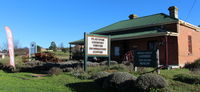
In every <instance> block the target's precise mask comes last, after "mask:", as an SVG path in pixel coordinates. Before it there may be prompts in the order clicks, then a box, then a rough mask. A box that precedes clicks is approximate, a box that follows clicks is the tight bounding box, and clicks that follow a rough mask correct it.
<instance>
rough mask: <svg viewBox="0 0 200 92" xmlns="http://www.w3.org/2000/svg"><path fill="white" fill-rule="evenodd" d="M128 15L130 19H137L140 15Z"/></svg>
mask: <svg viewBox="0 0 200 92" xmlns="http://www.w3.org/2000/svg"><path fill="white" fill-rule="evenodd" d="M128 17H129V19H135V18H137V17H138V16H137V15H135V14H131V15H129V16H128Z"/></svg>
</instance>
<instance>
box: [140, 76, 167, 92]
mask: <svg viewBox="0 0 200 92" xmlns="http://www.w3.org/2000/svg"><path fill="white" fill-rule="evenodd" d="M166 86H167V82H166V81H165V79H164V78H163V77H162V76H160V75H157V74H152V73H147V74H143V75H141V76H139V77H138V79H137V81H136V87H137V88H138V89H140V90H142V91H149V90H150V89H152V88H155V89H157V88H165V87H166Z"/></svg>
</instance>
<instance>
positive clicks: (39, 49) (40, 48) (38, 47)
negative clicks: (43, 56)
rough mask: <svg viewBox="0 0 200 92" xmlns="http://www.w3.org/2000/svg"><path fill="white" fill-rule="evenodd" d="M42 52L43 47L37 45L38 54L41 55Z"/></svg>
mask: <svg viewBox="0 0 200 92" xmlns="http://www.w3.org/2000/svg"><path fill="white" fill-rule="evenodd" d="M41 50H42V47H41V46H39V45H37V52H38V53H40V52H41Z"/></svg>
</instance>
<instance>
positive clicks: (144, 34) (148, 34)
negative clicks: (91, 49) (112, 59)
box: [70, 30, 178, 45]
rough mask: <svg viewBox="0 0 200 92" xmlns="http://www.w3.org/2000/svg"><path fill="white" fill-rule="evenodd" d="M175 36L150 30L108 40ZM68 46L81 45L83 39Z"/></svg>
mask: <svg viewBox="0 0 200 92" xmlns="http://www.w3.org/2000/svg"><path fill="white" fill-rule="evenodd" d="M177 34H178V33H175V32H160V31H158V30H150V31H144V32H136V33H127V34H120V35H112V36H110V38H111V41H114V40H127V39H139V38H148V37H156V36H165V35H169V36H177ZM70 44H75V45H83V44H84V39H80V40H77V41H73V42H70Z"/></svg>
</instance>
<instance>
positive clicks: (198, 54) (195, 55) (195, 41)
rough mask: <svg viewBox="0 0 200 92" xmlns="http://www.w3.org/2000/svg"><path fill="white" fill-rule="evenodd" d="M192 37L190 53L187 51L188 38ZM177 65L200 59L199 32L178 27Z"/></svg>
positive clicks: (181, 26)
mask: <svg viewBox="0 0 200 92" xmlns="http://www.w3.org/2000/svg"><path fill="white" fill-rule="evenodd" d="M189 35H191V37H192V53H189V51H188V36H189ZM178 44H179V45H178V47H179V65H180V66H184V64H186V63H190V62H193V61H195V60H197V59H199V58H200V32H198V31H195V30H194V29H191V28H189V27H186V26H183V25H179V37H178Z"/></svg>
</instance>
